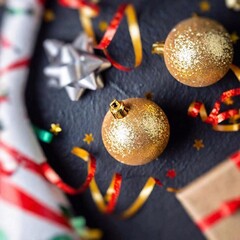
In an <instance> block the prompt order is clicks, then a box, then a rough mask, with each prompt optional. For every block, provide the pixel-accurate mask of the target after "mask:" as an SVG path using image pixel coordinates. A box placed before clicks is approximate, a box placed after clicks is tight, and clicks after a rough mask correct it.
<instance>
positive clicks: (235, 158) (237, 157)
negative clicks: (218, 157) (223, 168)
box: [230, 151, 240, 170]
mask: <svg viewBox="0 0 240 240" xmlns="http://www.w3.org/2000/svg"><path fill="white" fill-rule="evenodd" d="M230 160H231V161H232V162H234V164H235V165H236V167H237V168H238V169H239V170H240V151H238V152H236V153H234V154H233V155H232V156H231V157H230Z"/></svg>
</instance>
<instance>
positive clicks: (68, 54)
mask: <svg viewBox="0 0 240 240" xmlns="http://www.w3.org/2000/svg"><path fill="white" fill-rule="evenodd" d="M44 48H45V51H46V53H47V56H48V59H49V62H50V66H48V67H46V68H45V69H44V73H45V75H46V76H47V77H48V78H49V79H50V80H51V82H52V84H54V83H55V85H56V86H58V87H60V88H61V87H64V88H65V89H66V91H67V93H68V95H69V97H70V99H71V100H72V101H77V100H79V99H80V97H81V96H82V94H83V93H84V91H85V89H90V90H97V89H99V88H102V87H103V86H104V85H103V82H102V79H101V77H100V76H99V73H100V72H101V71H103V70H105V69H107V68H109V67H110V66H111V64H110V63H109V62H108V61H107V60H105V59H103V58H100V57H97V56H96V55H94V54H93V47H92V40H91V39H90V38H88V37H87V36H86V35H85V34H84V33H81V34H80V35H79V36H78V37H77V39H76V40H75V41H74V42H73V43H72V44H64V43H62V42H60V41H57V40H45V42H44Z"/></svg>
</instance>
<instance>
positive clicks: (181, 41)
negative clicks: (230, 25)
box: [153, 17, 233, 87]
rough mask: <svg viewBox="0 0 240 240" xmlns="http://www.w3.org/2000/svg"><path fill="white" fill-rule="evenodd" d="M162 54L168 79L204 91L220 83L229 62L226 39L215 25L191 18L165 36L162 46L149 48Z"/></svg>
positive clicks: (229, 46) (229, 45)
mask: <svg viewBox="0 0 240 240" xmlns="http://www.w3.org/2000/svg"><path fill="white" fill-rule="evenodd" d="M153 53H158V54H163V55H164V60H165V63H166V66H167V68H168V70H169V72H170V73H171V75H172V76H173V77H174V78H176V79H177V80H178V81H179V82H181V83H183V84H185V85H188V86H191V87H205V86H209V85H211V84H213V83H216V82H217V81H218V80H220V79H221V78H222V77H223V76H224V75H225V74H226V73H227V72H228V70H229V68H230V65H231V63H232V59H233V45H232V41H231V38H230V35H229V34H228V33H227V31H226V30H225V28H224V27H223V26H222V25H221V24H219V23H218V22H216V21H214V20H211V19H208V18H202V17H192V18H190V19H187V20H185V21H182V22H180V23H179V24H178V25H177V26H176V27H174V28H173V29H172V31H171V32H170V33H169V35H168V37H167V39H166V41H165V44H163V43H155V44H153Z"/></svg>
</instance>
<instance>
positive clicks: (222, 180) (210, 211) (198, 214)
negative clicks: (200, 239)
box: [177, 152, 240, 240]
mask: <svg viewBox="0 0 240 240" xmlns="http://www.w3.org/2000/svg"><path fill="white" fill-rule="evenodd" d="M239 182H240V152H237V153H235V154H233V155H232V156H231V157H230V158H229V159H227V160H226V161H224V162H223V163H221V164H220V165H218V166H217V167H215V168H214V169H212V170H211V171H210V172H208V173H207V174H205V175H203V176H202V177H200V178H198V179H197V180H195V181H194V182H193V183H191V184H190V185H189V186H187V187H185V188H183V189H181V191H180V192H178V193H177V198H178V199H179V200H180V202H181V203H182V204H183V206H184V208H185V209H186V210H187V212H188V213H189V215H190V217H191V218H192V219H193V221H194V222H195V223H196V225H197V226H198V227H199V229H200V230H201V231H202V232H203V233H204V234H205V236H206V237H207V239H209V240H216V239H217V240H225V239H238V238H239V235H240V229H239V227H238V226H239V220H240V215H239V210H240V188H239ZM206 196H207V201H206Z"/></svg>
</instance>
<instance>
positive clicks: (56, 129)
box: [50, 123, 62, 135]
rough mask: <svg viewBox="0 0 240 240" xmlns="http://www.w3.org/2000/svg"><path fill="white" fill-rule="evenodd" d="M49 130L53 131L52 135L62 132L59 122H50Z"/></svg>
mask: <svg viewBox="0 0 240 240" xmlns="http://www.w3.org/2000/svg"><path fill="white" fill-rule="evenodd" d="M50 132H51V133H53V134H54V135H58V134H59V133H60V132H62V128H61V126H60V124H59V123H52V124H51V128H50Z"/></svg>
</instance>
